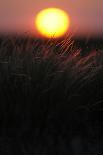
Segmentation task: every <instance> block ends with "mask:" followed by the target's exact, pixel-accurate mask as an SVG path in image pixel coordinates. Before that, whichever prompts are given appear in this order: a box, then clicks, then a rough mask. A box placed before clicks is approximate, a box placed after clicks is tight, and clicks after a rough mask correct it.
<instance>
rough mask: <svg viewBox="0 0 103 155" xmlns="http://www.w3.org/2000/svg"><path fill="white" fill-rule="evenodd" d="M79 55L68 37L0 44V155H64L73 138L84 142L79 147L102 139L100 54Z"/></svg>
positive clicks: (10, 40) (9, 40) (7, 40)
mask: <svg viewBox="0 0 103 155" xmlns="http://www.w3.org/2000/svg"><path fill="white" fill-rule="evenodd" d="M81 52H82V49H81V48H79V49H78V48H77V47H76V46H75V44H74V40H73V39H72V37H67V38H66V39H64V40H59V41H58V40H53V39H50V40H33V39H30V38H26V39H24V38H19V39H18V38H16V37H14V38H12V37H8V38H3V39H1V41H0V136H1V141H3V142H1V144H0V145H1V148H2V151H1V152H2V153H3V152H5V153H8V152H11V153H14V152H15V151H16V152H18V153H19V154H20V153H21V154H30V153H31V154H32V153H34V154H43V153H44V154H55V153H56V152H58V153H59V154H60V153H61V154H66V153H67V152H69V151H70V150H71V145H69V143H70V142H71V139H73V137H75V136H80V137H82V139H83V142H84V141H85V140H86V142H87V143H86V144H84V145H88V143H92V142H95V143H96V142H97V140H100V138H102V132H101V124H98V123H97V122H100V121H101V118H100V116H102V101H103V94H102V93H103V86H102V85H103V80H102V76H103V58H102V57H103V54H102V52H97V51H96V50H93V51H90V52H88V54H87V55H86V56H82V53H81ZM98 111H99V115H98ZM95 115H96V117H95ZM97 127H98V128H97ZM9 140H10V142H9ZM5 141H6V142H7V141H8V142H7V144H4V142H5ZM14 142H15V143H14ZM2 143H3V144H2ZM13 143H14V144H13ZM9 145H10V146H9ZM13 146H14V148H15V149H14V150H13V149H12V147H13ZM3 147H4V148H3ZM5 147H8V148H9V149H10V150H8V152H6V149H7V148H5ZM83 147H84V146H83ZM89 149H90V148H88V147H87V149H86V150H85V148H84V150H83V151H87V150H88V151H91V150H89Z"/></svg>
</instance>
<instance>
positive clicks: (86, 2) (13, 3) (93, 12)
mask: <svg viewBox="0 0 103 155" xmlns="http://www.w3.org/2000/svg"><path fill="white" fill-rule="evenodd" d="M47 7H58V8H61V9H64V10H65V11H67V12H68V14H69V15H70V17H71V31H75V30H77V32H78V34H87V32H89V33H91V34H93V35H100V34H101V35H103V0H0V32H25V31H28V32H33V33H34V34H35V33H36V31H35V27H34V17H35V15H36V13H37V12H38V11H39V10H41V9H44V8H47Z"/></svg>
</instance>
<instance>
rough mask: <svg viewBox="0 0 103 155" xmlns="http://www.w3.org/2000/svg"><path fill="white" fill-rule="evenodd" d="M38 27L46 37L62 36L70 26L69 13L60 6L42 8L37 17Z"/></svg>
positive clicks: (36, 23) (40, 32)
mask: <svg viewBox="0 0 103 155" xmlns="http://www.w3.org/2000/svg"><path fill="white" fill-rule="evenodd" d="M35 25H36V29H37V31H38V32H39V34H40V35H42V36H44V37H46V38H51V37H53V38H59V37H62V36H63V35H64V34H65V33H66V32H67V30H68V29H69V26H70V18H69V15H68V14H67V13H66V12H65V11H63V10H61V9H58V8H47V9H44V10H41V11H40V12H39V13H38V14H37V16H36V19H35Z"/></svg>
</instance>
